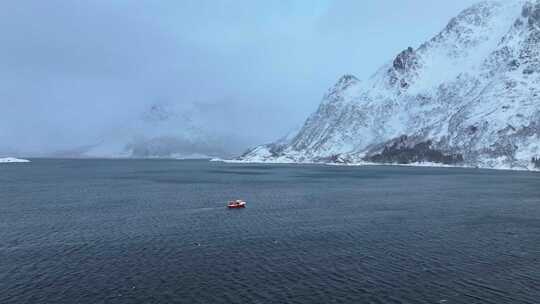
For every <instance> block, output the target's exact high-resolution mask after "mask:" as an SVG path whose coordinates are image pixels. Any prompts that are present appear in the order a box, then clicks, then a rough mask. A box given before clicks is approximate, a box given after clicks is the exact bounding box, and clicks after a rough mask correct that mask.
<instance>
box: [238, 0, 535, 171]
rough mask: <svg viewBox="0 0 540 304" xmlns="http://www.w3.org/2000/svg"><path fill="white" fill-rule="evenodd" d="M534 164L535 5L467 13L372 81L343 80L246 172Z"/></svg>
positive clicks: (252, 156) (496, 4) (487, 5)
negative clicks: (283, 167)
mask: <svg viewBox="0 0 540 304" xmlns="http://www.w3.org/2000/svg"><path fill="white" fill-rule="evenodd" d="M538 156H540V0H535V1H519V0H516V1H508V0H505V1H485V2H481V3H479V4H476V5H474V6H472V7H470V8H468V9H466V10H464V11H463V12H462V13H461V14H459V15H458V16H457V17H455V18H453V19H452V20H451V21H450V22H449V23H448V25H447V26H446V28H444V29H443V30H442V31H441V32H440V33H439V34H437V35H436V36H435V37H433V38H432V39H431V40H429V41H427V42H425V43H424V44H422V45H421V46H419V47H417V48H412V47H408V48H406V49H405V50H404V51H403V52H401V53H400V54H398V55H397V56H396V57H395V58H394V59H393V60H392V61H390V62H389V63H388V64H386V65H384V66H383V67H381V68H380V69H379V70H378V71H377V72H376V73H375V74H374V75H373V76H372V77H371V78H370V79H367V80H365V81H361V80H359V79H357V78H356V77H354V76H352V75H346V76H343V77H342V78H341V79H339V81H338V82H337V84H336V85H335V86H333V87H332V88H330V90H329V91H328V92H327V93H326V94H325V96H324V98H323V101H322V103H321V105H320V106H319V108H318V110H317V111H316V112H315V113H313V114H312V115H311V116H310V117H309V118H308V119H307V121H306V122H305V124H304V126H303V128H302V129H301V130H300V131H298V133H297V134H296V135H295V136H292V137H291V138H289V139H288V140H286V141H283V140H280V141H278V142H276V143H273V144H269V145H263V146H259V147H256V148H253V149H251V150H249V151H248V152H246V153H245V154H244V155H243V156H242V157H241V158H240V159H241V160H242V161H248V162H345V163H361V162H377V163H419V162H437V163H445V164H456V165H467V166H478V167H486V168H521V169H532V168H534V166H535V164H536V165H538V162H534V161H533V158H535V157H538Z"/></svg>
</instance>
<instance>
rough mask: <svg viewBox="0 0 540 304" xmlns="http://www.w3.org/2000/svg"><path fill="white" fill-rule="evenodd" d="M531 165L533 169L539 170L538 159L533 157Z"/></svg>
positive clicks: (539, 161)
mask: <svg viewBox="0 0 540 304" xmlns="http://www.w3.org/2000/svg"><path fill="white" fill-rule="evenodd" d="M532 163H533V164H534V167H535V168H539V169H540V157H533V159H532Z"/></svg>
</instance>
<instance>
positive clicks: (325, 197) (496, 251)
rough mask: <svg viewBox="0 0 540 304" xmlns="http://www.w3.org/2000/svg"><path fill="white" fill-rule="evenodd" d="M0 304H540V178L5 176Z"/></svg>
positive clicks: (276, 169)
mask: <svg viewBox="0 0 540 304" xmlns="http://www.w3.org/2000/svg"><path fill="white" fill-rule="evenodd" d="M234 198H243V199H245V200H247V201H248V208H246V209H245V210H227V209H226V208H225V207H224V206H225V203H226V200H228V199H234ZM0 303H2V304H11V303H17V304H18V303H32V304H33V303H69V304H73V303H92V304H94V303H448V304H451V303H467V304H469V303H490V304H492V303H496V304H498V303H501V304H508V303H531V304H538V303H540V174H538V173H528V172H506V171H484V170H466V169H445V168H405V167H334V166H285V165H269V166H261V165H232V164H221V163H210V162H204V161H161V160H159V161H157V160H156V161H148V160H146V161H144V160H140V161H138V160H35V161H34V162H32V163H30V164H2V165H1V166H0Z"/></svg>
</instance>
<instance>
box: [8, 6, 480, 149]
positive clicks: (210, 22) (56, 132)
mask: <svg viewBox="0 0 540 304" xmlns="http://www.w3.org/2000/svg"><path fill="white" fill-rule="evenodd" d="M474 2H475V1H473V0H471V1H465V0H463V1H452V3H447V2H446V1H445V2H443V1H427V0H416V1H405V2H399V3H397V2H396V1H124V0H116V1H104V0H96V1H67V0H66V1H60V0H50V1H37V0H36V1H4V2H3V3H2V10H0V41H1V45H2V47H1V48H0V64H1V65H2V67H3V68H2V69H1V70H0V154H16V155H22V156H27V155H28V156H32V155H61V154H62V153H64V154H67V155H69V154H77V153H76V151H79V150H84V149H85V148H86V147H93V146H96V145H100V144H105V145H110V146H111V149H116V148H117V146H120V147H121V146H123V145H126V144H128V143H129V142H130V141H131V140H132V139H133V138H137V139H140V138H142V139H143V140H142V141H143V142H144V141H147V140H150V141H151V140H152V139H153V138H163V139H164V140H168V139H170V138H171V137H174V136H176V134H179V136H180V135H181V136H182V137H181V138H180V139H179V140H177V141H175V143H174V145H177V146H176V147H177V148H178V149H182V147H181V146H182V145H185V146H186V147H188V148H189V149H191V150H197V149H200V150H201V151H200V152H201V153H205V152H208V151H207V150H215V151H221V152H222V153H225V154H226V153H238V152H239V151H241V150H243V149H245V148H247V147H248V146H250V145H254V144H259V143H262V142H267V141H272V140H274V139H275V138H276V137H279V136H280V135H283V134H285V133H287V131H288V130H290V129H292V128H294V127H296V126H298V125H299V124H301V123H302V122H303V120H304V118H305V117H306V116H307V115H308V114H309V113H310V112H312V111H313V110H314V109H315V108H316V107H317V105H318V103H319V101H320V98H321V96H322V94H323V93H324V91H325V90H326V88H327V87H329V86H330V85H331V84H332V83H333V82H335V80H336V79H337V78H338V77H339V76H341V75H342V74H345V73H352V74H354V75H356V76H358V77H359V78H361V79H362V78H366V77H368V76H369V75H370V74H371V73H373V72H374V71H375V69H376V68H377V67H378V66H380V65H381V64H382V63H384V62H386V61H387V60H389V59H390V58H392V57H393V56H394V55H395V54H396V53H398V52H399V51H401V50H402V49H404V48H406V47H407V46H409V45H413V46H415V45H417V44H419V43H421V42H422V41H424V40H425V39H426V38H428V37H430V36H432V35H433V34H434V33H435V32H437V31H438V30H440V29H441V28H443V27H444V25H445V24H446V22H447V21H448V20H449V18H451V17H452V16H454V15H455V14H456V13H457V12H459V11H460V10H461V9H463V8H464V7H466V6H468V5H470V4H472V3H474ZM154 105H167V106H168V107H170V108H172V109H173V113H174V115H176V116H177V117H180V118H181V119H175V120H174V121H171V122H166V123H161V122H158V123H143V122H141V120H142V119H141V117H144V115H145V113H147V112H148V110H149V109H152V107H153V106H154ZM193 134H195V136H194V135H193ZM201 138H202V139H201ZM201 141H202V142H201ZM178 145H180V146H178ZM199 147H200V148H199ZM209 147H212V148H209ZM59 151H60V154H59ZM66 151H67V152H69V153H67V152H66ZM104 151H105V152H107V151H108V150H107V149H105V150H104ZM189 152H197V151H189Z"/></svg>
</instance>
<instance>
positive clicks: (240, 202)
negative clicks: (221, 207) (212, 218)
mask: <svg viewBox="0 0 540 304" xmlns="http://www.w3.org/2000/svg"><path fill="white" fill-rule="evenodd" d="M227 207H229V209H239V208H246V202H244V201H243V200H235V201H230V202H229V204H228V205H227Z"/></svg>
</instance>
